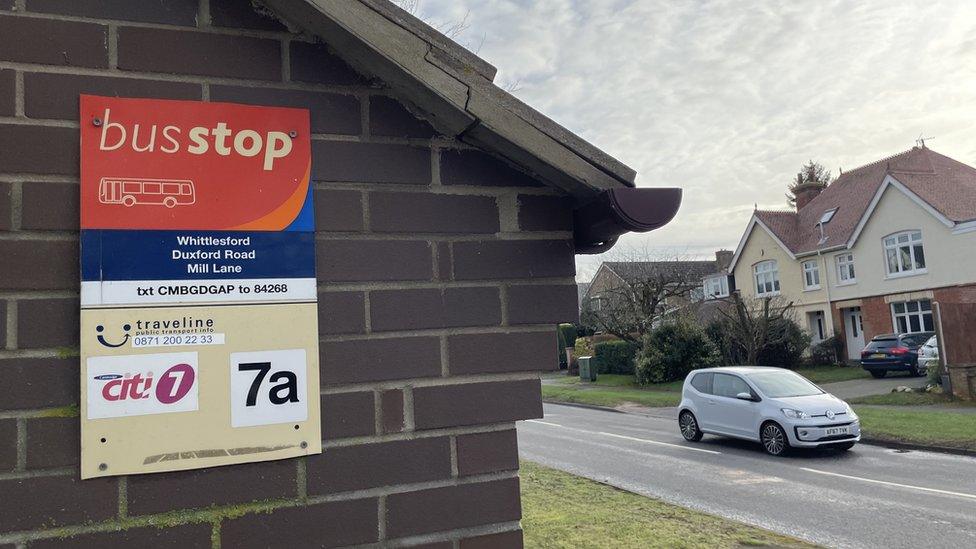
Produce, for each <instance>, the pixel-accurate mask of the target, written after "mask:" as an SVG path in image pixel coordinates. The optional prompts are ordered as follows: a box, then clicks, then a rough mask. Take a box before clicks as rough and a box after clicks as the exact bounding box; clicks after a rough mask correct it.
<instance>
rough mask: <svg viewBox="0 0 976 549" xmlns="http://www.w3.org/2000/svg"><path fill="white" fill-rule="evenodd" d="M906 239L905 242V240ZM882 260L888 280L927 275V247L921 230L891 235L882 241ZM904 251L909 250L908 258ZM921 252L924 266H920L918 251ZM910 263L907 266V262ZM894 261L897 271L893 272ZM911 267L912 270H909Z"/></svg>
mask: <svg viewBox="0 0 976 549" xmlns="http://www.w3.org/2000/svg"><path fill="white" fill-rule="evenodd" d="M903 239H904V240H903ZM881 246H882V250H883V253H882V256H881V257H882V259H883V261H884V267H885V276H886V278H901V277H903V276H915V275H920V274H925V273H927V272H929V271H928V268H927V266H928V263H927V262H926V260H925V246H924V242H923V240H922V231H921V230H910V231H899V232H897V233H892V234H889V235H888V236H886V237H884V238H882V239H881ZM904 249H907V250H908V256H907V258H906V256H905V255H904V251H903V250H904ZM916 250H918V251H920V252H921V258H922V263H923V265H922V266H921V267H919V266H918V263H919V262H918V257H917V256H916V253H917V251H916ZM906 259H907V261H908V262H910V265H908V266H906V264H905V261H906ZM892 260H894V261H895V264H896V270H894V271H892V270H891V267H892ZM907 267H911V268H907Z"/></svg>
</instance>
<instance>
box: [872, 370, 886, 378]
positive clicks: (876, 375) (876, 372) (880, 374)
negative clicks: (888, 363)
mask: <svg viewBox="0 0 976 549" xmlns="http://www.w3.org/2000/svg"><path fill="white" fill-rule="evenodd" d="M870 372H871V377H873V378H874V379H881V378H883V377H884V376H886V375H888V370H870Z"/></svg>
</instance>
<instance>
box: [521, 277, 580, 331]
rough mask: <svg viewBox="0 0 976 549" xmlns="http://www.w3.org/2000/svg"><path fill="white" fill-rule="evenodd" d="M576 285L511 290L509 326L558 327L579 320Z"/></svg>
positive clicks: (526, 287)
mask: <svg viewBox="0 0 976 549" xmlns="http://www.w3.org/2000/svg"><path fill="white" fill-rule="evenodd" d="M578 300H579V295H578V290H577V289H576V285H575V284H559V285H553V286H511V287H509V288H508V322H509V324H557V323H559V322H574V323H575V322H577V321H578V320H579V301H578Z"/></svg>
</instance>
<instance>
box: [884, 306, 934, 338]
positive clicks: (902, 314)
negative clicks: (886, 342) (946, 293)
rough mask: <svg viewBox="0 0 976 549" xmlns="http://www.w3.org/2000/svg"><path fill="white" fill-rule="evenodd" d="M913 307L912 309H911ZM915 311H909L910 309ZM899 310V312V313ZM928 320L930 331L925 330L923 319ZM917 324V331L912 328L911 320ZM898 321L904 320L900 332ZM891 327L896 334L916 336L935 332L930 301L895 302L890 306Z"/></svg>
mask: <svg viewBox="0 0 976 549" xmlns="http://www.w3.org/2000/svg"><path fill="white" fill-rule="evenodd" d="M913 306H914V307H913ZM913 308H914V309H915V310H910V309H913ZM899 309H901V311H899ZM926 316H927V317H928V318H929V326H930V328H931V329H928V330H927V329H925V317H926ZM913 318H914V319H915V320H916V321H917V322H918V329H917V330H915V329H913V328H912V319H913ZM899 319H904V322H905V329H904V330H902V327H901V325H900V324H899V322H898V321H899ZM891 325H892V327H893V328H894V330H895V333H898V334H917V333H920V332H932V331H934V330H935V319H934V317H933V316H932V301H931V300H928V299H914V300H911V301H897V302H895V303H892V304H891Z"/></svg>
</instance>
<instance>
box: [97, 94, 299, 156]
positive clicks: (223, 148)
mask: <svg viewBox="0 0 976 549" xmlns="http://www.w3.org/2000/svg"><path fill="white" fill-rule="evenodd" d="M111 116H112V109H108V108H106V109H105V113H104V115H103V118H102V135H101V139H100V140H99V144H98V148H99V150H102V151H115V150H118V149H121V148H124V147H126V146H128V147H131V148H132V150H133V151H135V152H139V153H152V152H156V151H159V152H161V153H163V154H176V153H178V152H180V151H181V150H183V149H184V148H185V149H186V152H188V153H190V154H196V155H203V154H207V153H209V152H211V151H213V153H215V154H217V155H220V156H230V155H231V154H236V155H239V156H242V157H245V158H250V157H254V156H258V155H261V156H262V157H263V160H264V162H263V169H264V170H265V171H271V170H273V169H274V162H275V160H276V159H278V158H284V157H286V156H288V155H289V153H291V149H292V140H291V136H289V135H288V134H287V133H285V132H276V131H269V132H267V133H266V134H264V135H261V134H260V133H258V132H256V131H254V130H251V129H244V130H237V131H236V132H235V131H234V130H232V129H230V128H228V127H227V123H226V122H217V124H215V125H214V127H213V128H204V127H202V126H195V127H192V128H189V129H188V130H186V131H185V132H184V129H183V128H181V127H179V126H172V125H167V126H163V128H162V129H161V130H160V129H159V126H157V125H156V124H153V125H152V126H149V127H148V128H147V127H145V126H140V124H132V127H126V126H125V125H124V124H123V123H120V122H112V121H111Z"/></svg>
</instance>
